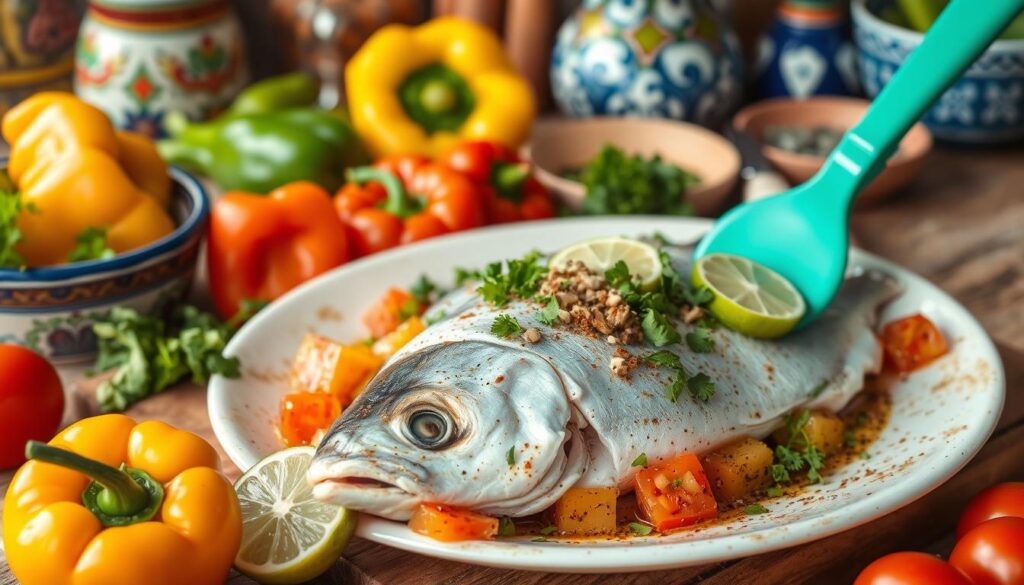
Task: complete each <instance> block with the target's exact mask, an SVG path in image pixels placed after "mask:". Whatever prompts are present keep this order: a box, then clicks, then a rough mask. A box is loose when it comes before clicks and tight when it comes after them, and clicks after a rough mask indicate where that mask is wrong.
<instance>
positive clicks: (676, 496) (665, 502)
mask: <svg viewBox="0 0 1024 585" xmlns="http://www.w3.org/2000/svg"><path fill="white" fill-rule="evenodd" d="M633 481H634V484H635V488H636V499H637V502H638V503H639V504H640V509H641V510H643V512H644V514H645V515H646V516H647V519H648V520H649V521H650V522H651V524H652V525H653V526H654V528H655V529H656V530H658V531H659V532H666V531H669V530H674V529H676V528H682V527H684V526H689V525H691V524H695V523H697V522H700V521H701V520H709V519H711V518H714V517H716V516H718V503H717V502H715V496H714V494H712V493H711V485H710V484H709V483H708V478H707V476H705V475H704V469H703V467H701V464H700V460H699V459H697V456H696V455H694V454H693V453H684V454H682V455H680V456H678V457H675V458H674V459H670V460H668V461H665V462H664V463H660V464H658V465H654V466H651V467H648V468H647V469H643V470H641V471H639V472H637V474H636V478H635V479H634V480H633Z"/></svg>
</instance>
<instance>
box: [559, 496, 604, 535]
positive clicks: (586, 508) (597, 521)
mask: <svg viewBox="0 0 1024 585" xmlns="http://www.w3.org/2000/svg"><path fill="white" fill-rule="evenodd" d="M618 498H619V490H618V488H614V487H598V488H582V487H573V488H569V491H567V492H565V495H563V496H562V497H561V498H559V499H558V501H556V502H555V509H554V521H555V526H556V527H557V528H558V531H559V532H561V533H565V534H611V533H613V532H615V505H616V502H617V501H618Z"/></svg>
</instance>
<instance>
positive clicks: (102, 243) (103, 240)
mask: <svg viewBox="0 0 1024 585" xmlns="http://www.w3.org/2000/svg"><path fill="white" fill-rule="evenodd" d="M115 255H116V253H115V252H114V250H112V249H111V248H110V246H108V245H107V228H105V227H91V226H90V227H87V228H85V229H84V230H82V233H80V234H78V235H77V236H75V247H74V249H73V250H71V252H69V253H68V262H72V263H73V262H85V261H87V260H106V259H107V258H113V257H114V256H115Z"/></svg>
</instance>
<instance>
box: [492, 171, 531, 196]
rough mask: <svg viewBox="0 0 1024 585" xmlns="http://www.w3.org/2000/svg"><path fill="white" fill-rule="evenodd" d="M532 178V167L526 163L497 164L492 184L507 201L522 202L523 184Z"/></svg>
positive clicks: (493, 172)
mask: <svg viewBox="0 0 1024 585" xmlns="http://www.w3.org/2000/svg"><path fill="white" fill-rule="evenodd" d="M528 178H530V165H528V164H526V163H497V164H495V165H494V167H493V169H492V170H491V182H492V183H493V184H494V188H495V189H497V190H498V193H499V194H500V195H501V196H502V197H504V198H505V199H509V200H511V201H516V202H518V201H520V200H521V199H522V198H523V197H522V193H523V184H524V183H526V180H527V179H528Z"/></svg>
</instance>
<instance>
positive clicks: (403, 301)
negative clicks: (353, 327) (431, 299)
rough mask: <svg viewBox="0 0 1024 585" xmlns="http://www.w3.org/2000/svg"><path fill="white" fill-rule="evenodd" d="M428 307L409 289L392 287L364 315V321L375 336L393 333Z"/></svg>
mask: <svg viewBox="0 0 1024 585" xmlns="http://www.w3.org/2000/svg"><path fill="white" fill-rule="evenodd" d="M425 309H426V307H423V306H421V305H420V302H419V301H418V300H416V297H414V296H412V294H410V293H409V291H405V290H402V289H400V288H391V289H389V290H388V292H386V293H384V296H383V297H381V298H380V300H378V301H377V304H375V305H374V306H372V307H370V310H369V311H367V312H366V314H365V315H363V323H364V324H365V325H366V328H367V329H369V330H370V335H372V336H374V337H384V336H385V335H387V334H388V333H391V332H392V331H394V330H395V329H397V328H398V326H399V325H401V324H402V322H403V321H405V320H406V319H408V318H409V317H415V316H418V315H420V314H421V313H423V311H424V310H425Z"/></svg>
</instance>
